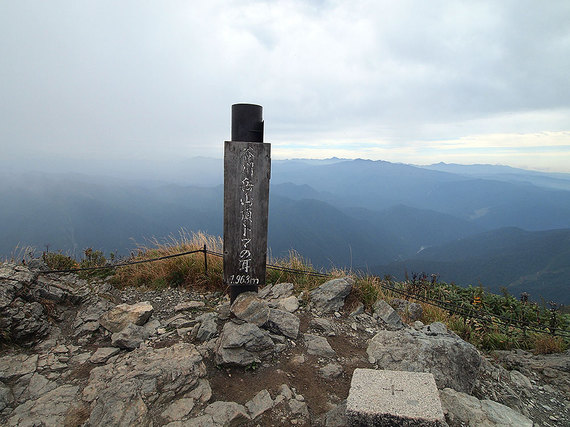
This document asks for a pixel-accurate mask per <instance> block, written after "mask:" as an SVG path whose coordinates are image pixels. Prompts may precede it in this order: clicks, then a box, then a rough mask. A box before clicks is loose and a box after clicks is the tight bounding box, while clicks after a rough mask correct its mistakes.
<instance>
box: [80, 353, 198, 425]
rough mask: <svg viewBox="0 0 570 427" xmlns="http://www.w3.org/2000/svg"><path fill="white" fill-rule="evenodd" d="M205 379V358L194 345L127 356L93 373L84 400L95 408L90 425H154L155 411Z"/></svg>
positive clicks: (97, 368) (98, 368)
mask: <svg viewBox="0 0 570 427" xmlns="http://www.w3.org/2000/svg"><path fill="white" fill-rule="evenodd" d="M205 375H206V366H205V365H204V363H203V362H202V356H200V353H198V351H197V350H196V347H195V346H193V345H192V344H187V343H178V344H174V345H173V346H171V347H165V348H160V349H154V348H151V347H145V348H139V349H136V350H134V351H132V352H130V353H126V354H125V355H124V356H122V357H119V358H117V359H116V360H115V361H114V362H113V363H107V364H106V365H103V366H101V367H96V368H94V369H92V370H91V374H90V376H89V382H88V384H87V386H86V387H85V389H84V390H83V400H84V401H86V402H88V403H91V408H92V410H91V414H90V417H89V425H142V426H148V425H152V418H151V415H150V412H151V410H152V409H153V407H160V406H161V405H163V404H165V403H167V402H171V401H172V400H173V399H174V398H175V397H176V396H183V395H185V394H186V393H188V392H191V391H192V390H193V389H195V388H196V387H197V386H198V385H199V380H200V379H201V378H203V377H205ZM147 405H149V406H147Z"/></svg>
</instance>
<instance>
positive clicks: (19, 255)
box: [4, 244, 36, 264]
mask: <svg viewBox="0 0 570 427" xmlns="http://www.w3.org/2000/svg"><path fill="white" fill-rule="evenodd" d="M34 258H36V248H34V247H33V246H20V245H19V244H18V245H17V246H16V247H15V248H14V249H13V250H12V253H11V254H10V257H9V258H6V259H4V261H5V262H11V263H16V264H20V263H24V264H25V263H27V262H29V261H30V260H32V259H34Z"/></svg>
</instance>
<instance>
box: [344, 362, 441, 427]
mask: <svg viewBox="0 0 570 427" xmlns="http://www.w3.org/2000/svg"><path fill="white" fill-rule="evenodd" d="M346 416H347V419H348V420H349V425H351V426H388V425H389V426H446V425H447V424H446V422H445V417H444V415H443V410H442V408H441V401H440V400H439V393H438V391H437V386H436V384H435V379H434V377H433V375H432V374H430V373H425V372H405V371H387V370H376V369H355V370H354V373H353V374H352V382H351V385H350V391H349V394H348V399H347V402H346Z"/></svg>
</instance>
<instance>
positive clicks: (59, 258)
mask: <svg viewBox="0 0 570 427" xmlns="http://www.w3.org/2000/svg"><path fill="white" fill-rule="evenodd" d="M42 260H43V262H45V264H46V265H47V266H48V268H49V269H50V270H70V269H73V268H77V267H79V266H78V264H77V262H76V261H75V260H74V259H73V258H71V257H70V256H67V255H64V254H62V253H61V252H44V253H43V255H42Z"/></svg>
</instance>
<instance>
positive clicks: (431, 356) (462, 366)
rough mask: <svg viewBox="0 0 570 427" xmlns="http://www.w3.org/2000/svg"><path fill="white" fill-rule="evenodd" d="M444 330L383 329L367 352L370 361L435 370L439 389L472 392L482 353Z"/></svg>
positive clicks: (383, 365) (406, 368)
mask: <svg viewBox="0 0 570 427" xmlns="http://www.w3.org/2000/svg"><path fill="white" fill-rule="evenodd" d="M442 327H443V328H442ZM432 329H433V330H436V329H437V330H438V331H439V333H434V332H431V331H432ZM444 329H445V326H444V325H442V324H437V325H434V326H432V325H430V326H426V327H425V328H424V331H416V330H414V329H410V328H408V329H402V330H398V331H388V330H385V331H379V332H378V333H377V334H376V335H375V336H374V337H373V338H372V339H371V340H370V343H369V345H368V348H367V350H366V351H367V353H368V356H369V357H370V362H371V363H374V364H376V365H377V366H378V367H379V368H381V369H391V370H399V371H413V372H431V373H432V374H433V375H434V377H435V381H436V383H437V386H438V387H439V388H446V387H450V388H453V389H455V390H458V391H462V392H466V393H470V392H471V391H472V390H473V387H474V386H475V380H476V379H477V378H478V375H479V366H480V365H481V355H480V354H479V352H478V351H477V349H476V348H475V347H473V345H471V344H469V343H467V342H465V341H463V340H462V339H461V338H459V337H458V336H457V335H455V334H453V333H448V332H447V329H445V332H444Z"/></svg>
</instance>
